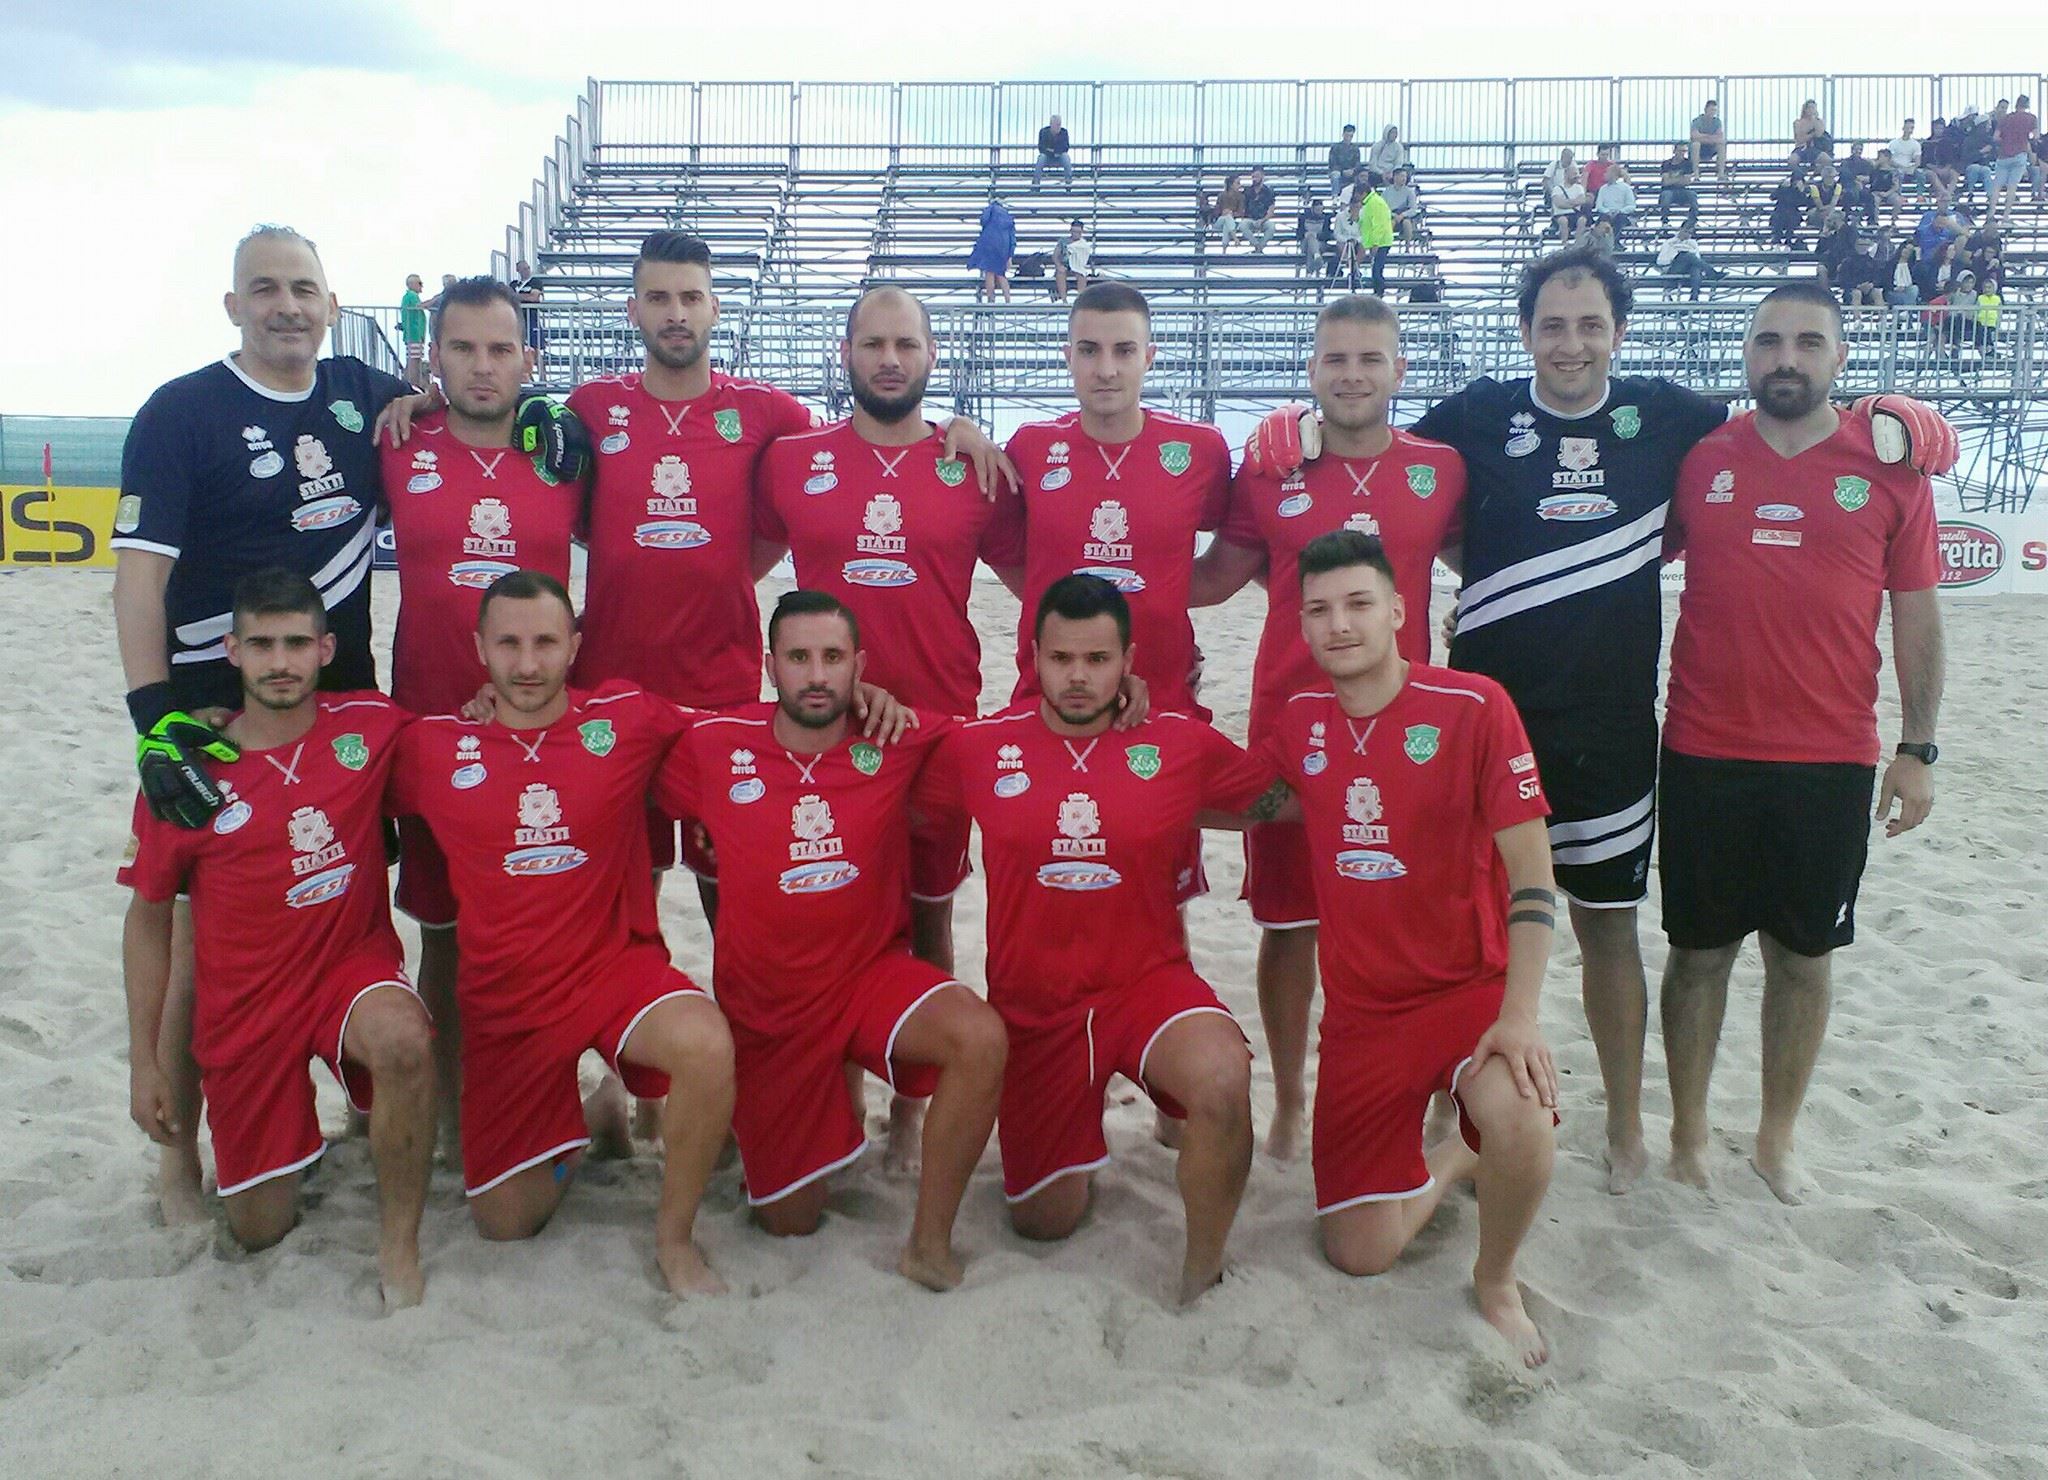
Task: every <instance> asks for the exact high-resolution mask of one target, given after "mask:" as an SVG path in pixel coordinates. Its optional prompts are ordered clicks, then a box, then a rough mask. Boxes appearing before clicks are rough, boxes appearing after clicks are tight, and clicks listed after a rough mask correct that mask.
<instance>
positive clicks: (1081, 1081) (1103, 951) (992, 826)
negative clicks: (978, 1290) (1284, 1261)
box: [918, 575, 1288, 1302]
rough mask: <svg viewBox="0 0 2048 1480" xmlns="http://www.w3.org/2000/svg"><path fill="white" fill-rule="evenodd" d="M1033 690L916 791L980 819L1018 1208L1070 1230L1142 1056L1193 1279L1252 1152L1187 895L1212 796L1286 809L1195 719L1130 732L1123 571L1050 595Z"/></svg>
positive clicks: (935, 805) (1030, 1218)
mask: <svg viewBox="0 0 2048 1480" xmlns="http://www.w3.org/2000/svg"><path fill="white" fill-rule="evenodd" d="M1034 634H1035V635H1034V641H1033V644H1032V650H1033V662H1034V667H1035V670H1036V674H1037V680H1038V682H1037V684H1036V686H1035V688H1036V692H1035V693H1034V694H1033V696H1032V697H1031V698H1029V699H1027V700H1026V701H1024V703H1023V704H1021V705H1019V706H1018V707H1016V708H1014V709H1012V710H1011V711H1009V712H1008V713H1006V714H1001V715H998V716H995V717H994V718H991V719H986V720H980V721H977V722H974V723H971V724H967V725H964V726H962V727H961V728H960V729H958V730H956V731H955V732H953V734H951V735H950V736H949V737H948V738H947V739H946V740H945V741H944V742H942V744H941V745H940V747H939V749H938V751H937V753H936V754H935V756H934V757H933V760H932V762H931V763H930V765H929V766H928V767H927V777H926V781H925V783H923V784H922V785H921V788H920V792H919V796H918V805H919V807H920V809H923V808H925V807H930V808H931V809H932V810H933V811H935V812H938V813H941V814H946V813H954V812H958V813H962V814H965V815H970V816H972V817H973V819H974V820H975V821H976V822H978V823H980V824H981V848H982V861H983V863H984V864H985V865H986V867H987V869H988V889H989V957H988V983H989V1001H990V1003H991V1004H992V1005H993V1006H994V1007H995V1009H996V1010H997V1011H998V1012H999V1013H1001V1014H1002V1017H1003V1021H1004V1024H1005V1025H1006V1026H1007V1027H1008V1029H1009V1035H1010V1058H1009V1068H1008V1070H1007V1071H1006V1072H1005V1074H1004V1076H1003V1099H1002V1113H1001V1116H1000V1119H999V1121H998V1126H999V1130H998V1139H999V1140H1000V1143H1001V1145H1002V1152H1003V1192H1004V1195H1005V1197H1006V1198H1007V1199H1008V1200H1009V1204H1010V1222H1011V1225H1012V1226H1013V1227H1014V1228H1016V1230H1017V1231H1018V1232H1019V1233H1021V1234H1023V1235H1024V1236H1025V1237H1026V1238H1035V1239H1058V1238H1065V1237H1066V1236H1067V1235H1068V1234H1070V1233H1072V1232H1073V1231H1074V1229H1075V1227H1076V1226H1078V1225H1079V1223H1080V1221H1081V1218H1082V1215H1083V1214H1085V1213H1086V1212H1087V1210H1088V1202H1089V1196H1090V1191H1091V1188H1092V1183H1093V1177H1092V1174H1093V1173H1094V1172H1095V1171H1096V1170H1097V1169H1098V1168H1100V1167H1102V1166H1105V1165H1107V1164H1108V1161H1109V1146H1108V1143H1107V1142H1106V1141H1105V1140H1104V1139H1103V1134H1102V1102H1103V1094H1104V1092H1105V1090H1106V1089H1107V1088H1108V1085H1109V1080H1110V1077H1111V1076H1112V1075H1115V1074H1123V1075H1125V1076H1126V1077H1128V1078H1129V1079H1131V1080H1133V1081H1134V1082H1136V1083H1137V1084H1139V1085H1142V1086H1143V1087H1144V1089H1145V1092H1146V1093H1147V1094H1149V1095H1151V1096H1152V1097H1153V1099H1154V1100H1155V1101H1156V1102H1158V1104H1159V1106H1160V1108H1161V1109H1162V1110H1164V1111H1166V1112H1167V1113H1168V1114H1169V1115H1172V1116H1174V1117H1182V1116H1184V1117H1185V1130H1184V1131H1183V1132H1182V1135H1181V1138H1180V1147H1181V1149H1180V1164H1179V1172H1178V1181H1179V1183H1180V1193H1181V1199H1182V1201H1183V1203H1184V1204H1185V1206H1186V1209H1187V1246H1186V1251H1185V1257H1184V1259H1183V1261H1182V1265H1181V1281H1180V1298H1181V1300H1182V1301H1183V1302H1186V1301H1190V1300H1193V1299H1194V1298H1195V1297H1196V1296H1198V1295H1200V1294H1201V1293H1202V1292H1203V1291H1204V1290H1206V1289H1208V1288H1209V1287H1210V1286H1211V1285H1213V1284H1215V1283H1216V1281H1217V1280H1218V1279H1219V1278H1220V1277H1221V1276H1222V1272H1223V1247H1224V1241H1225V1240H1226V1238H1227V1237H1228V1236H1229V1233H1230V1225H1231V1222H1232V1221H1233V1220H1234V1219H1235V1218H1236V1216H1237V1205H1238V1200H1239V1199H1240V1198H1241V1197H1242V1196H1243V1193H1244V1183H1245V1176H1246V1174H1247V1172H1248V1171H1249V1170H1250V1168H1251V1155H1252V1120H1251V1102H1250V1095H1251V1068H1250V1054H1249V1052H1248V1050H1247V1048H1246V1045H1245V1040H1244V1034H1243V1033H1242V1032H1240V1031H1239V1029H1238V1026H1237V1023H1236V1021H1235V1019H1233V1018H1232V1017H1231V1016H1230V1013H1229V1011H1228V1010H1227V1009H1226V1008H1225V1007H1224V1006H1223V1004H1222V1003H1221V1002H1220V1001H1218V1000H1217V997H1216V994H1215V992H1214V991H1212V990H1211V989H1210V987H1209V984H1208V983H1207V982H1205V981H1203V980H1202V978H1201V977H1199V976H1197V975H1196V974H1195V969H1194V967H1193V966H1192V965H1191V964H1190V963H1189V961H1188V950H1187V937H1186V933H1185V932H1184V931H1183V930H1182V928H1181V921H1180V914H1179V911H1178V909H1177V908H1176V905H1175V896H1176V892H1177V891H1176V886H1177V884H1178V878H1177V875H1178V872H1179V870H1180V867H1181V865H1182V861H1183V859H1184V858H1185V855H1186V852H1187V840H1188V837H1189V835H1190V833H1192V832H1193V830H1194V828H1195V826H1196V820H1197V817H1198V816H1199V815H1200V814H1202V813H1203V812H1205V811H1211V812H1217V813H1225V814H1230V815H1231V816H1232V817H1236V816H1238V815H1240V814H1243V813H1245V812H1246V811H1247V809H1248V808H1254V807H1255V804H1256V807H1257V809H1258V810H1259V815H1263V816H1270V815H1272V812H1273V810H1274V809H1275V808H1277V807H1278V806H1279V805H1280V804H1281V803H1282V802H1285V801H1286V800H1288V798H1287V788H1286V786H1285V784H1284V783H1277V782H1275V781H1274V779H1273V769H1272V767H1271V766H1270V765H1267V764H1265V763H1264V762H1261V761H1255V760H1253V759H1252V758H1251V757H1249V756H1247V755H1246V754H1245V753H1244V752H1243V751H1241V750H1239V749H1238V748H1237V747H1236V746H1235V745H1232V744H1231V743H1230V742H1229V741H1228V740H1226V739H1224V738H1223V736H1222V735H1220V734H1218V733H1217V732H1216V731H1215V730H1214V729H1212V728H1210V727H1209V726H1208V725H1207V724H1204V723H1203V722H1202V721H1200V720H1197V719H1192V718H1189V717H1188V716H1185V715H1180V714H1158V715H1154V716H1152V717H1151V718H1149V719H1148V720H1146V721H1145V722H1144V723H1142V724H1139V725H1136V726H1133V727H1132V728H1130V729H1128V730H1121V731H1114V732H1112V730H1111V726H1112V724H1113V723H1114V721H1115V719H1116V715H1117V707H1118V695H1119V693H1120V691H1121V688H1122V686H1123V683H1124V679H1125V676H1126V674H1127V673H1128V671H1129V668H1130V663H1131V655H1132V648H1131V614H1130V607H1129V604H1128V603H1127V602H1126V601H1125V600H1124V597H1123V593H1122V592H1120V591H1118V590H1117V589H1116V587H1115V586H1113V585H1111V584H1110V583H1109V582H1108V581H1105V580H1102V579H1099V578H1098V577H1095V576H1088V575H1070V576H1066V577H1063V578H1062V579H1060V580H1057V581H1054V582H1053V583H1052V584H1051V585H1050V586H1048V587H1047V588H1046V591H1045V594H1044V595H1043V596H1042V597H1041V598H1040V599H1039V603H1038V612H1037V616H1036V619H1035V625H1034Z"/></svg>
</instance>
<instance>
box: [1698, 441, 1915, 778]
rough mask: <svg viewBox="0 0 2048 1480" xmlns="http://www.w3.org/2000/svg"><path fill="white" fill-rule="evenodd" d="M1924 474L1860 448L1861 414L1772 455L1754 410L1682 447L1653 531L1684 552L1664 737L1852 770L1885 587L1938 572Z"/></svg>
mask: <svg viewBox="0 0 2048 1480" xmlns="http://www.w3.org/2000/svg"><path fill="white" fill-rule="evenodd" d="M1934 526H1935V520H1934V496H1933V493H1932V491H1931V490H1930V488H1929V487H1928V483H1927V480H1926V479H1925V478H1923V477H1921V476H1920V475H1919V474H1917V473H1915V472H1914V471H1913V470H1912V469H1911V468H1909V467H1907V466H1906V465H1905V464H1903V463H1901V464H1899V465H1898V466H1895V467H1894V466H1888V465H1886V464H1884V463H1881V462H1879V461H1878V460H1877V454H1876V453H1875V452H1874V451H1873V450H1872V448H1871V442H1870V423H1869V422H1868V421H1867V420H1865V419H1864V418H1862V417H1851V416H1844V417H1843V418H1842V420H1841V425H1840V426H1838V427H1837V428H1836V429H1835V434H1834V435H1833V436H1832V437H1830V438H1828V439H1827V441H1825V442H1822V443H1821V444H1819V445H1818V446H1816V447H1809V448H1808V449H1807V450H1806V451H1804V452H1802V453H1800V454H1799V455H1798V456H1797V457H1792V458H1786V457H1780V456H1779V455H1778V454H1777V453H1776V452H1774V451H1772V450H1771V448H1770V446H1769V444H1767V443H1766V442H1765V441H1764V439H1763V437H1762V435H1761V434H1760V433H1759V432H1758V431H1757V429H1756V419H1755V417H1754V415H1750V416H1739V417H1737V418H1735V419H1734V420H1733V421H1731V422H1729V423H1728V424H1727V425H1726V426H1724V427H1722V428H1721V429H1720V430H1718V431H1714V432H1710V433H1708V434H1707V436H1706V437H1704V438H1703V439H1701V441H1700V443H1699V445H1698V446H1696V447H1694V448H1693V450H1692V451H1691V452H1690V453H1689V454H1687V456H1686V459H1685V462H1684V464H1683V465H1682V466H1681V468H1680V469H1679V474H1678V487H1677V490H1676V491H1675V492H1674V493H1673V495H1672V499H1671V513H1670V516H1669V518H1668V519H1667V521H1666V523H1665V526H1664V553H1665V556H1666V557H1667V558H1669V557H1671V556H1675V555H1679V554H1683V555H1684V556H1685V557H1686V561H1685V591H1684V593H1683V594H1682V595H1681V596H1680V597H1679V600H1678V630H1677V632H1676V633H1675V634H1674V635H1673V636H1672V639H1671V689H1670V695H1669V701H1668V703H1667V705H1666V709H1667V715H1666V718H1665V721H1664V743H1665V744H1666V745H1668V746H1670V747H1671V748H1672V749H1673V750H1676V751H1679V752H1681V753H1683V754H1685V755H1697V756H1708V757H1717V758H1725V759H1732V760H1760V761H1834V762H1841V763H1846V764H1849V765H1858V766H1867V765H1870V764H1872V763H1873V762H1874V761H1875V760H1876V759H1877V758H1878V755H1879V747H1878V739H1877V675H1878V669H1879V666H1880V664H1881V659H1880V658H1879V655H1878V651H1877V621H1878V617H1879V615H1880V614H1881V612H1882V610H1883V607H1884V593H1885V592H1886V591H1925V590H1927V589H1929V588H1930V587H1932V586H1935V585H1937V584H1938V583H1939V581H1940V579H1941V566H1940V557H1939V554H1938V552H1937V550H1936V547H1935V535H1934Z"/></svg>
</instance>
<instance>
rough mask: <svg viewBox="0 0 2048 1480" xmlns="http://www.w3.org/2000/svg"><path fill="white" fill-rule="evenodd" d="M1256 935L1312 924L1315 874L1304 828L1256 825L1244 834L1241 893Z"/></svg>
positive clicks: (1271, 824) (1263, 823)
mask: <svg viewBox="0 0 2048 1480" xmlns="http://www.w3.org/2000/svg"><path fill="white" fill-rule="evenodd" d="M1237 897H1238V898H1239V899H1242V900H1244V901H1246V902H1247V903H1249V904H1250V905H1251V907H1252V923H1253V924H1254V925H1256V926H1258V927H1259V928H1260V929H1262V930H1298V929H1300V928H1301V927H1302V926H1305V925H1313V924H1315V923H1316V918H1317V917H1316V886H1315V873H1314V870H1313V869H1312V868H1311V867H1310V865H1309V854H1308V829H1307V828H1305V827H1303V826H1302V825H1301V824H1300V823H1299V822H1257V823H1254V824H1252V826H1251V827H1250V828H1249V829H1247V830H1246V832H1245V835H1244V888H1242V889H1240V890H1239V891H1238V894H1237Z"/></svg>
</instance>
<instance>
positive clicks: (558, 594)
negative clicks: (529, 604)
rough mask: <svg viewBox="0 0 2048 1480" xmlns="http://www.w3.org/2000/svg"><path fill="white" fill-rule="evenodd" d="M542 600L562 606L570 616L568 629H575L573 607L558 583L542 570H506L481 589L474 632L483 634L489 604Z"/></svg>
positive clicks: (574, 604)
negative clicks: (557, 602) (552, 598)
mask: <svg viewBox="0 0 2048 1480" xmlns="http://www.w3.org/2000/svg"><path fill="white" fill-rule="evenodd" d="M542 596H552V597H554V598H555V600H557V601H559V602H561V603H562V610H563V611H565V612H567V613H568V614H569V625H570V626H571V627H574V626H575V625H576V603H575V602H573V601H571V600H570V599H569V592H568V589H567V588H566V587H565V586H563V585H562V583H561V582H560V581H558V580H556V579H555V578H554V577H553V576H551V575H549V574H548V573H547V572H546V571H544V570H508V571H506V572H505V574H503V575H501V576H499V577H498V578H497V579H496V580H495V581H493V582H491V583H490V585H488V586H486V587H484V596H483V600H482V601H480V602H478V603H477V608H476V630H477V631H479V632H481V631H483V630H484V617H485V616H486V615H487V614H488V613H489V612H490V609H491V603H492V602H494V601H498V600H505V601H532V600H535V599H536V598H538V597H542Z"/></svg>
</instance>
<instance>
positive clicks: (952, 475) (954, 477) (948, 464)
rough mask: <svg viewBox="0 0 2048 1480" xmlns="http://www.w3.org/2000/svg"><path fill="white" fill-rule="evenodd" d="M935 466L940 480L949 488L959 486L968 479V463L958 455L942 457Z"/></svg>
mask: <svg viewBox="0 0 2048 1480" xmlns="http://www.w3.org/2000/svg"><path fill="white" fill-rule="evenodd" d="M935 466H936V468H937V471H938V475H939V481H940V482H941V483H943V484H945V485H946V486H947V487H948V488H958V487H959V486H960V485H961V484H962V483H964V482H966V481H967V464H966V463H964V462H962V461H960V459H959V458H957V457H942V458H940V459H939V460H938V462H937V464H936V465H935Z"/></svg>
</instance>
